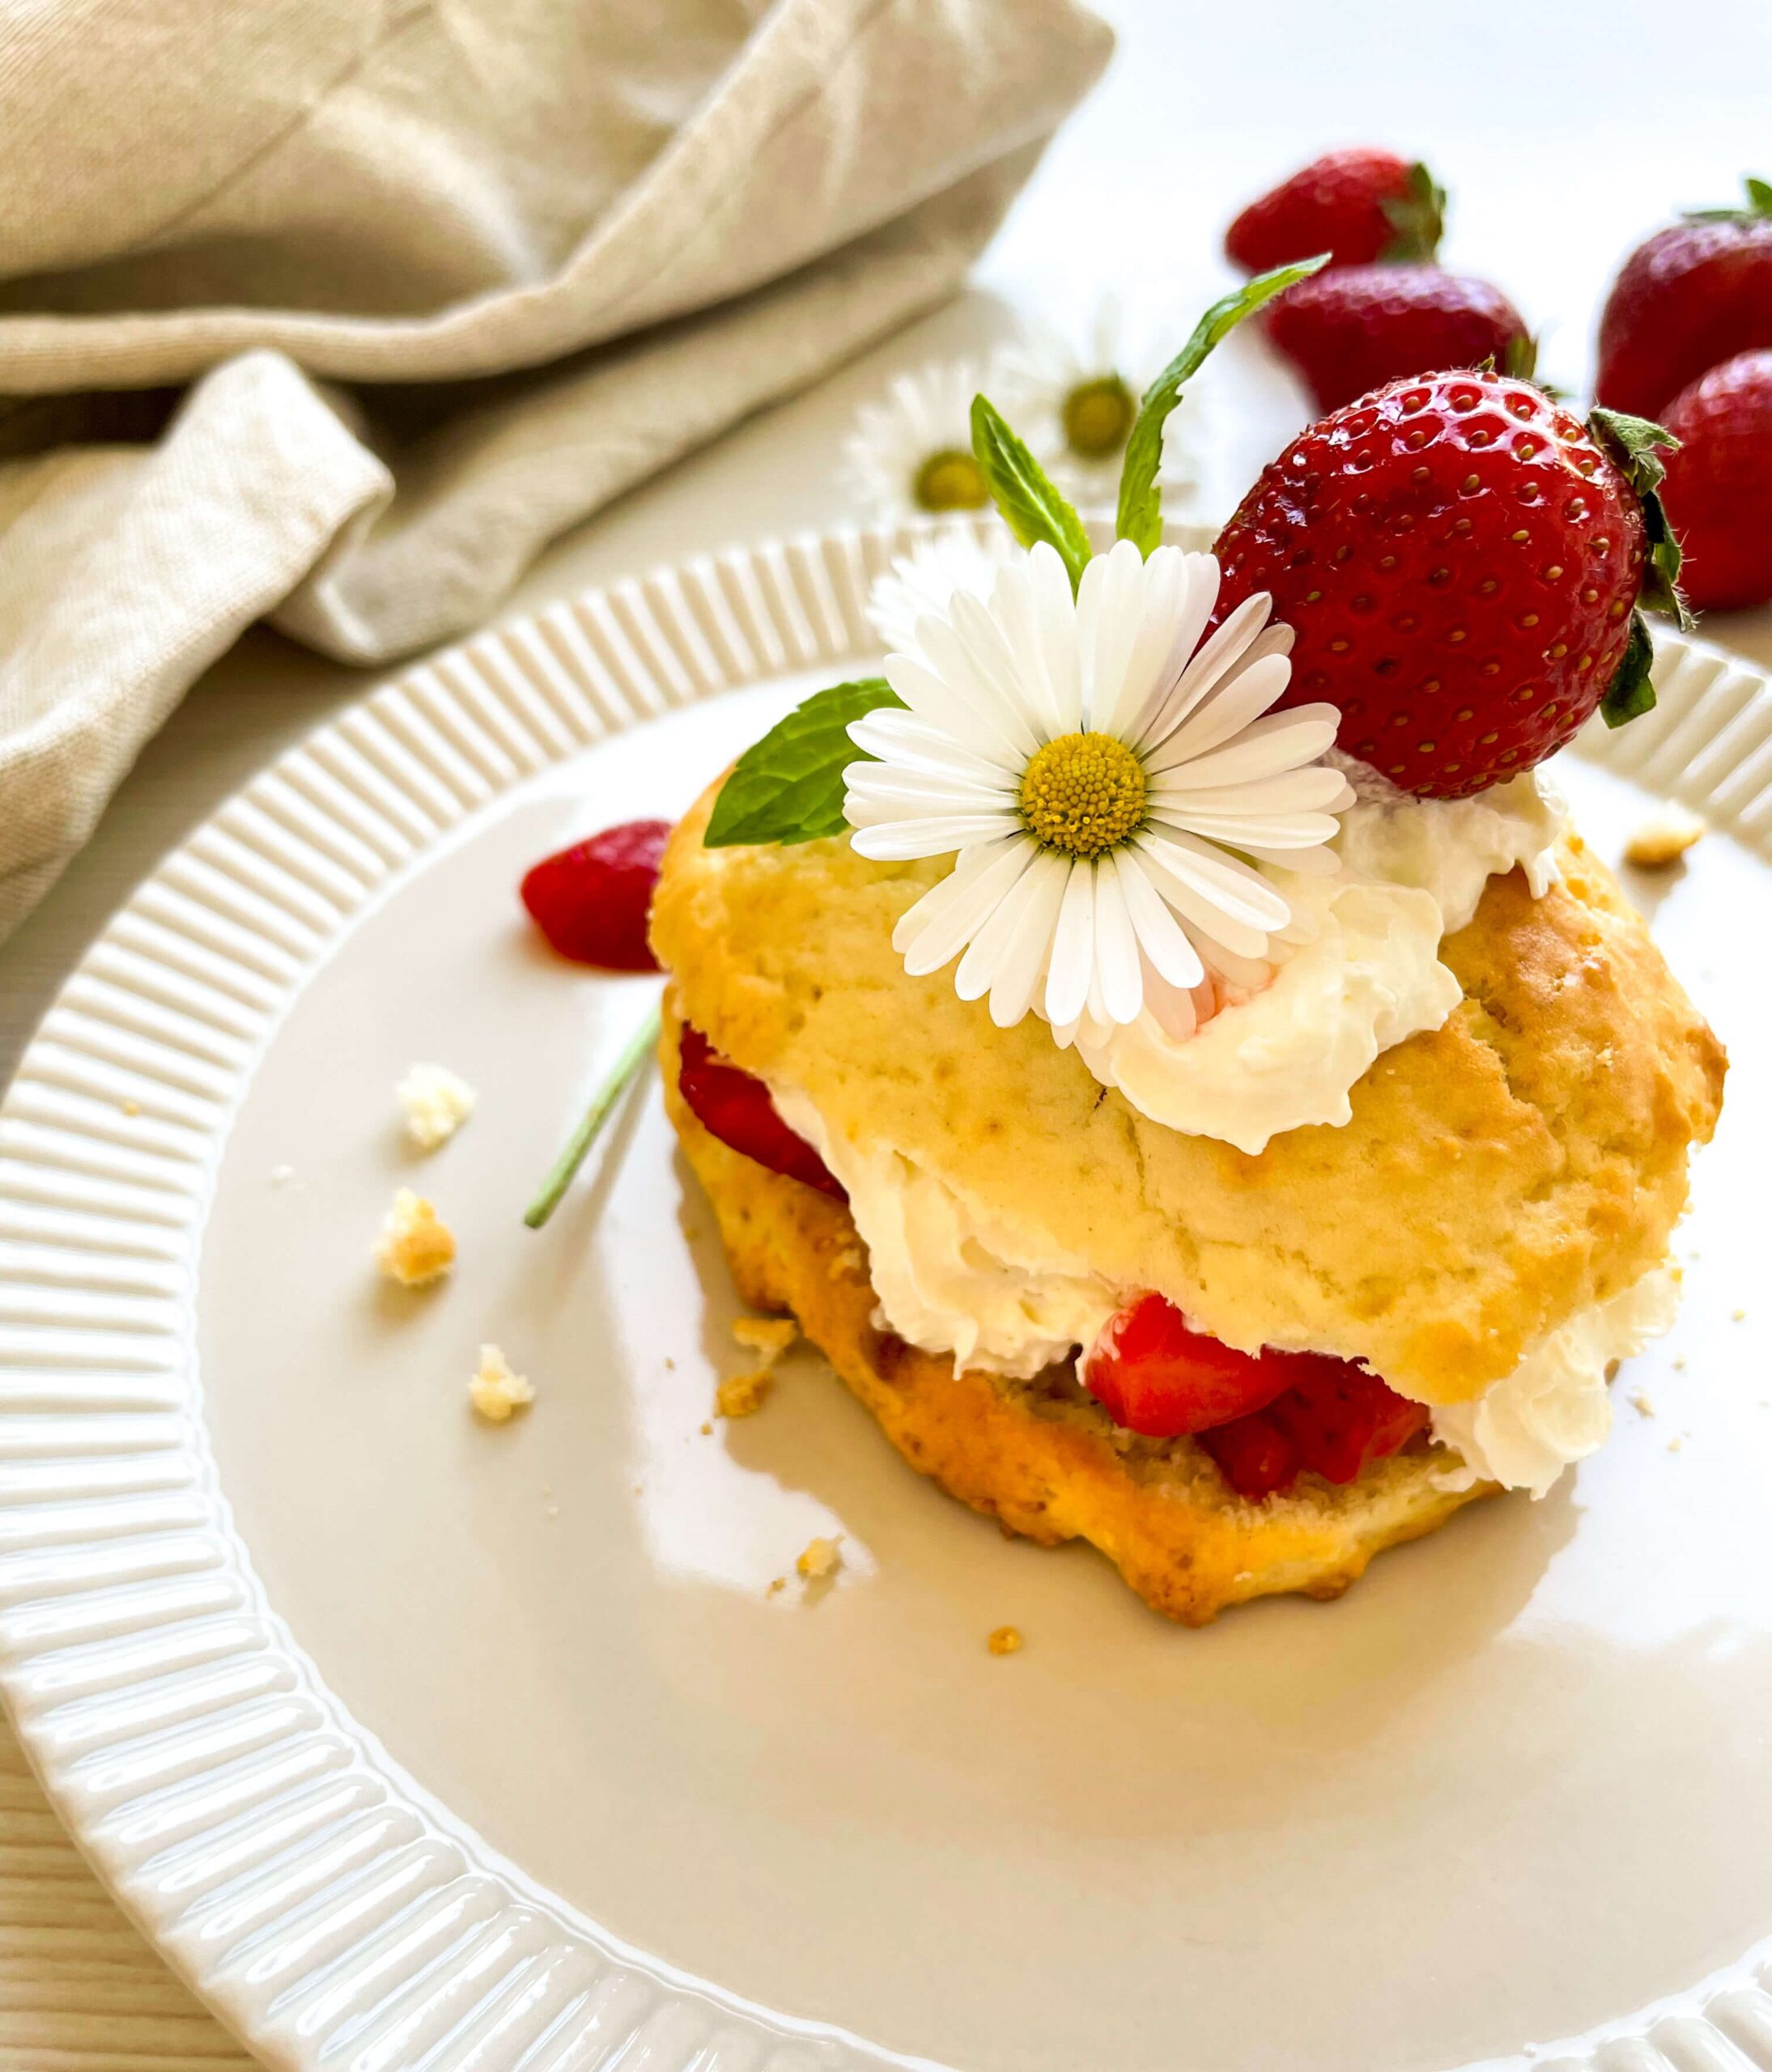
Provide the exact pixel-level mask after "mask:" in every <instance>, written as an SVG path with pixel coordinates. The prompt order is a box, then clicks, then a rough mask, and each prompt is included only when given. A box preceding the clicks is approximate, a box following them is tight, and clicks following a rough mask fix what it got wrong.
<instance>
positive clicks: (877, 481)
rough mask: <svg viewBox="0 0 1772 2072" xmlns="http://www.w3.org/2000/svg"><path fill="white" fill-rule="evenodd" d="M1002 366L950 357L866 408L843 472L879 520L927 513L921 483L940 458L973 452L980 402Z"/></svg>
mask: <svg viewBox="0 0 1772 2072" xmlns="http://www.w3.org/2000/svg"><path fill="white" fill-rule="evenodd" d="M1001 367H1002V360H1001V356H993V358H992V359H991V360H989V361H987V362H986V363H984V365H983V366H982V367H981V366H980V365H979V363H977V362H976V361H974V360H950V361H947V362H945V363H934V364H932V365H930V366H928V367H920V368H919V369H917V370H916V372H913V373H908V374H901V375H899V376H896V377H895V378H894V380H892V381H891V382H890V383H889V384H887V387H886V393H885V394H884V395H883V396H882V397H879V398H878V400H876V401H870V402H867V403H864V404H863V405H862V406H861V409H860V410H857V411H856V417H855V422H854V425H853V427H852V429H851V431H850V432H849V435H848V438H847V439H844V444H843V473H844V478H845V481H846V483H847V486H848V488H849V490H850V491H851V492H852V494H853V495H856V496H857V497H859V498H860V499H861V500H862V501H863V502H864V503H866V504H867V505H869V507H871V509H872V510H873V514H874V516H876V517H877V518H881V519H884V520H889V521H890V520H895V519H901V518H907V517H911V516H916V515H918V514H919V512H920V506H919V504H918V502H917V495H916V484H917V478H918V477H919V475H920V473H921V472H922V469H923V468H924V464H925V463H926V462H928V461H931V460H933V458H934V457H935V456H936V455H937V454H938V453H952V452H959V453H969V452H971V448H972V428H971V410H972V398H973V397H974V396H975V395H976V394H977V393H978V392H979V389H981V388H982V389H984V390H985V391H986V392H987V393H988V392H989V391H990V390H991V389H992V388H993V387H994V386H995V385H996V380H997V376H998V374H999V372H1001Z"/></svg>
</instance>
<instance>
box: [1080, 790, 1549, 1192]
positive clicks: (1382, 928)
mask: <svg viewBox="0 0 1772 2072" xmlns="http://www.w3.org/2000/svg"><path fill="white" fill-rule="evenodd" d="M1334 759H1335V760H1336V761H1337V762H1339V763H1340V765H1341V768H1342V770H1343V771H1344V774H1345V775H1346V776H1347V777H1348V779H1349V782H1350V783H1352V784H1353V788H1354V791H1355V792H1356V794H1357V796H1356V799H1355V802H1354V804H1353V805H1351V806H1349V807H1348V808H1346V809H1345V810H1344V811H1343V813H1342V814H1341V832H1340V834H1338V835H1337V836H1336V839H1335V840H1334V842H1333V843H1332V844H1331V845H1330V846H1331V847H1332V848H1333V850H1334V851H1335V853H1336V856H1337V858H1338V860H1339V864H1340V868H1339V869H1338V870H1337V872H1336V875H1335V876H1333V877H1300V876H1298V874H1297V873H1294V872H1290V871H1283V870H1279V869H1277V868H1267V869H1265V870H1264V875H1266V876H1267V877H1269V878H1270V879H1271V880H1272V881H1273V883H1274V884H1275V885H1277V886H1278V887H1279V888H1280V890H1281V891H1283V892H1284V894H1285V897H1286V898H1287V900H1288V902H1290V906H1291V907H1292V923H1291V926H1290V928H1288V929H1287V930H1286V931H1285V939H1283V940H1275V941H1274V942H1273V945H1272V947H1271V949H1270V952H1269V961H1270V962H1272V963H1273V965H1274V966H1276V967H1277V968H1276V969H1275V970H1274V972H1273V977H1272V979H1270V980H1268V983H1266V984H1265V985H1264V986H1263V987H1261V988H1260V990H1259V991H1253V992H1251V993H1250V994H1249V995H1248V996H1247V997H1246V998H1242V999H1239V1000H1234V1003H1233V1004H1230V1005H1228V1006H1226V1007H1223V1008H1221V1009H1220V1010H1219V1012H1218V1013H1217V1014H1215V1015H1214V1016H1213V1017H1212V1018H1211V1019H1210V1020H1209V1021H1206V1022H1205V1023H1204V1024H1203V1025H1201V1026H1200V1028H1199V1029H1198V1030H1196V1031H1194V1032H1193V1033H1192V1034H1188V1035H1184V1036H1175V1035H1172V1034H1170V1033H1169V1031H1168V1030H1166V1029H1165V1028H1164V1027H1163V1025H1162V1023H1161V1021H1158V1017H1157V1016H1156V1015H1155V1014H1154V1013H1152V1012H1151V1011H1150V1009H1149V1008H1146V1009H1145V1012H1144V1013H1142V1014H1141V1015H1140V1016H1139V1017H1138V1019H1137V1021H1132V1022H1129V1023H1128V1024H1126V1025H1124V1026H1122V1027H1117V1028H1116V1027H1113V1026H1111V1025H1105V1024H1103V1025H1091V1024H1090V1023H1088V1022H1086V1023H1085V1024H1084V1025H1083V1026H1082V1027H1081V1029H1079V1030H1078V1031H1077V1036H1076V1039H1075V1040H1076V1044H1077V1053H1078V1055H1080V1056H1081V1058H1082V1059H1083V1062H1084V1063H1085V1064H1086V1065H1087V1066H1088V1067H1089V1069H1090V1072H1093V1073H1094V1076H1095V1077H1096V1078H1097V1079H1098V1080H1099V1081H1101V1083H1102V1085H1104V1086H1111V1087H1114V1088H1116V1089H1118V1090H1119V1091H1120V1093H1123V1094H1124V1096H1125V1098H1127V1100H1128V1101H1129V1102H1131V1103H1132V1106H1134V1107H1135V1108H1137V1110H1139V1112H1140V1113H1141V1115H1148V1116H1149V1118H1150V1119H1151V1120H1152V1121H1153V1122H1155V1123H1163V1124H1165V1125H1166V1127H1169V1128H1171V1129H1176V1130H1181V1131H1183V1132H1186V1133H1187V1134H1188V1135H1189V1136H1211V1137H1218V1138H1221V1139H1222V1140H1223V1141H1225V1142H1226V1143H1227V1144H1234V1145H1235V1146H1236V1147H1237V1149H1239V1151H1246V1152H1250V1153H1256V1152H1260V1151H1261V1150H1263V1149H1265V1147H1266V1145H1267V1144H1268V1140H1269V1139H1270V1138H1272V1137H1274V1136H1278V1135H1279V1134H1280V1133H1281V1131H1283V1130H1290V1129H1297V1128H1299V1127H1302V1125H1304V1124H1306V1123H1345V1122H1347V1121H1349V1119H1350V1118H1351V1117H1352V1115H1353V1109H1352V1106H1351V1105H1350V1104H1349V1099H1348V1095H1349V1089H1351V1088H1352V1087H1353V1084H1354V1082H1355V1081H1357V1080H1358V1079H1359V1078H1360V1076H1362V1074H1363V1073H1364V1072H1366V1070H1367V1068H1369V1067H1370V1065H1371V1064H1372V1062H1373V1060H1374V1059H1375V1058H1376V1057H1377V1056H1378V1055H1379V1053H1380V1052H1381V1051H1387V1050H1388V1049H1389V1048H1390V1047H1391V1046H1392V1044H1395V1043H1400V1042H1403V1041H1404V1038H1406V1037H1409V1036H1413V1035H1415V1034H1417V1032H1419V1031H1420V1030H1427V1029H1438V1027H1439V1026H1440V1025H1441V1024H1442V1023H1443V1021H1445V1020H1446V1018H1447V1016H1448V1015H1450V1014H1451V1012H1452V1010H1453V1008H1455V1007H1456V1006H1457V1005H1458V1003H1459V1000H1460V998H1461V996H1462V995H1461V989H1460V985H1459V983H1458V981H1457V979H1455V977H1454V976H1453V975H1452V974H1451V971H1449V970H1447V967H1446V966H1444V965H1443V963H1441V962H1440V961H1439V946H1440V943H1441V941H1442V940H1443V937H1445V936H1448V935H1452V934H1455V933H1456V932H1457V931H1458V930H1459V929H1460V928H1464V927H1465V926H1466V925H1467V924H1468V922H1469V921H1470V919H1471V918H1472V915H1474V914H1475V913H1476V911H1477V903H1478V902H1479V901H1480V900H1481V898H1482V896H1483V889H1484V887H1485V885H1487V884H1488V882H1489V879H1490V878H1491V877H1494V876H1497V875H1498V874H1500V873H1505V872H1507V871H1511V870H1512V869H1514V868H1515V867H1516V866H1518V867H1521V868H1523V869H1524V871H1525V873H1526V876H1527V879H1528V883H1529V885H1531V888H1532V894H1533V897H1534V898H1541V897H1542V896H1543V894H1544V893H1545V891H1546V890H1548V889H1549V885H1551V883H1552V882H1553V880H1554V878H1555V877H1556V874H1557V865H1556V847H1557V840H1558V838H1559V837H1560V836H1561V834H1562V832H1563V830H1564V828H1565V826H1566V824H1567V821H1568V813H1567V809H1566V807H1565V805H1564V804H1563V801H1562V796H1561V794H1560V793H1559V792H1557V789H1556V788H1555V787H1554V785H1553V784H1552V783H1550V781H1549V779H1547V778H1545V777H1544V776H1542V775H1540V773H1539V772H1538V771H1528V772H1526V773H1525V774H1523V775H1520V776H1519V777H1515V778H1513V779H1510V780H1509V782H1507V783H1505V784H1498V785H1494V786H1492V787H1491V788H1489V790H1488V791H1486V792H1481V793H1480V794H1479V795H1478V796H1477V797H1475V798H1470V799H1420V798H1417V797H1415V796H1413V795H1412V794H1410V793H1409V792H1400V791H1398V790H1397V789H1396V787H1395V786H1394V785H1392V784H1390V783H1387V781H1386V780H1385V779H1383V778H1382V777H1380V776H1379V775H1377V773H1376V772H1375V771H1371V770H1370V769H1368V768H1367V767H1366V765H1364V764H1363V763H1359V762H1354V761H1353V759H1352V758H1345V757H1337V758H1334Z"/></svg>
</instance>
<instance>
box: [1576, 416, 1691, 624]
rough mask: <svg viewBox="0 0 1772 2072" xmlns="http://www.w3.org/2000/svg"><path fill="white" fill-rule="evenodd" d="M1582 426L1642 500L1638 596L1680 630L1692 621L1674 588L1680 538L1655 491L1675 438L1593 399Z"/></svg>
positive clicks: (1677, 579)
mask: <svg viewBox="0 0 1772 2072" xmlns="http://www.w3.org/2000/svg"><path fill="white" fill-rule="evenodd" d="M1587 429H1588V430H1589V431H1591V433H1592V434H1593V435H1594V438H1595V439H1596V441H1597V442H1598V443H1599V444H1600V447H1601V448H1602V449H1603V450H1604V452H1605V453H1606V454H1607V455H1608V457H1609V458H1610V459H1611V460H1613V461H1614V462H1616V464H1617V467H1618V469H1619V471H1620V472H1621V473H1622V475H1623V476H1624V478H1625V481H1626V482H1629V483H1630V486H1631V487H1632V488H1633V489H1634V490H1635V491H1636V493H1637V500H1638V503H1640V504H1641V505H1642V524H1643V530H1644V531H1645V533H1647V535H1648V539H1649V563H1648V566H1647V567H1646V568H1645V569H1644V571H1643V576H1642V593H1641V595H1640V597H1639V598H1638V602H1639V603H1641V604H1642V605H1646V606H1647V608H1648V609H1650V610H1651V611H1659V612H1665V613H1666V614H1668V617H1669V618H1671V619H1672V620H1673V621H1674V622H1675V623H1676V625H1677V626H1679V627H1680V629H1681V631H1682V632H1685V633H1689V632H1690V631H1692V627H1693V617H1692V614H1691V611H1690V609H1689V608H1688V606H1687V604H1686V601H1685V597H1683V596H1682V595H1681V590H1680V562H1681V553H1680V542H1679V541H1678V539H1677V538H1676V537H1675V536H1674V531H1673V528H1672V526H1671V525H1670V524H1668V514H1667V512H1666V510H1665V509H1664V507H1663V505H1662V502H1661V498H1660V496H1659V493H1658V492H1659V490H1660V488H1661V485H1662V483H1663V482H1664V480H1665V479H1666V477H1667V473H1668V469H1667V464H1666V463H1665V462H1664V461H1663V460H1662V458H1661V455H1662V453H1663V452H1670V453H1676V452H1679V450H1680V442H1679V440H1678V439H1676V438H1675V437H1674V435H1673V434H1672V432H1671V431H1668V430H1667V428H1666V427H1664V426H1662V425H1659V424H1657V423H1655V421H1654V420H1653V418H1634V417H1632V416H1630V414H1628V413H1627V412H1625V411H1623V410H1606V409H1604V408H1602V407H1601V406H1600V405H1597V404H1596V405H1595V407H1594V408H1593V409H1592V410H1591V411H1590V412H1589V413H1588V416H1587Z"/></svg>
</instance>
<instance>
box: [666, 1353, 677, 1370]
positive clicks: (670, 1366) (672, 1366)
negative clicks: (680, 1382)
mask: <svg viewBox="0 0 1772 2072" xmlns="http://www.w3.org/2000/svg"><path fill="white" fill-rule="evenodd" d="M676 1372H677V1362H676V1361H674V1359H672V1357H670V1355H669V1353H668V1352H667V1353H666V1354H665V1373H666V1374H675V1373H676Z"/></svg>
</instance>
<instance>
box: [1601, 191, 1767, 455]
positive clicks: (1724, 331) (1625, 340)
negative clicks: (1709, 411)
mask: <svg viewBox="0 0 1772 2072" xmlns="http://www.w3.org/2000/svg"><path fill="white" fill-rule="evenodd" d="M1761 346H1772V182H1769V181H1767V180H1749V181H1748V182H1747V198H1746V201H1745V202H1744V205H1743V206H1741V207H1740V208H1736V209H1711V210H1699V211H1697V212H1695V213H1693V214H1691V215H1689V216H1687V217H1686V218H1685V219H1684V220H1683V221H1682V222H1680V223H1672V224H1670V225H1669V226H1668V228H1667V229H1665V230H1659V231H1656V232H1655V236H1653V237H1651V239H1649V240H1648V241H1647V243H1646V244H1640V245H1638V248H1637V249H1636V250H1635V251H1634V252H1633V253H1631V255H1630V257H1629V259H1627V260H1626V261H1625V264H1624V266H1623V268H1622V269H1621V271H1620V273H1619V275H1618V278H1617V281H1616V282H1614V283H1613V290H1612V293H1611V294H1610V295H1608V297H1607V298H1606V307H1605V308H1604V311H1603V312H1601V315H1600V373H1599V378H1598V380H1596V383H1595V385H1594V393H1596V395H1597V396H1598V397H1599V398H1600V401H1601V402H1602V403H1604V404H1606V405H1608V407H1609V408H1610V409H1613V410H1628V411H1630V412H1631V413H1632V414H1634V415H1635V416H1638V417H1645V418H1653V417H1659V416H1660V415H1661V414H1662V413H1663V411H1664V410H1666V409H1667V407H1668V405H1670V404H1671V403H1672V401H1673V399H1674V397H1676V395H1678V394H1679V393H1680V392H1681V389H1685V388H1686V387H1688V386H1689V384H1691V383H1693V382H1694V381H1696V380H1698V377H1699V376H1701V375H1703V374H1706V373H1708V372H1709V371H1710V369H1711V368H1712V367H1719V366H1720V365H1721V364H1722V363H1723V361H1724V360H1726V359H1734V358H1735V356H1736V354H1738V353H1744V352H1749V351H1753V350H1757V349H1759V348H1760V347H1761Z"/></svg>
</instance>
